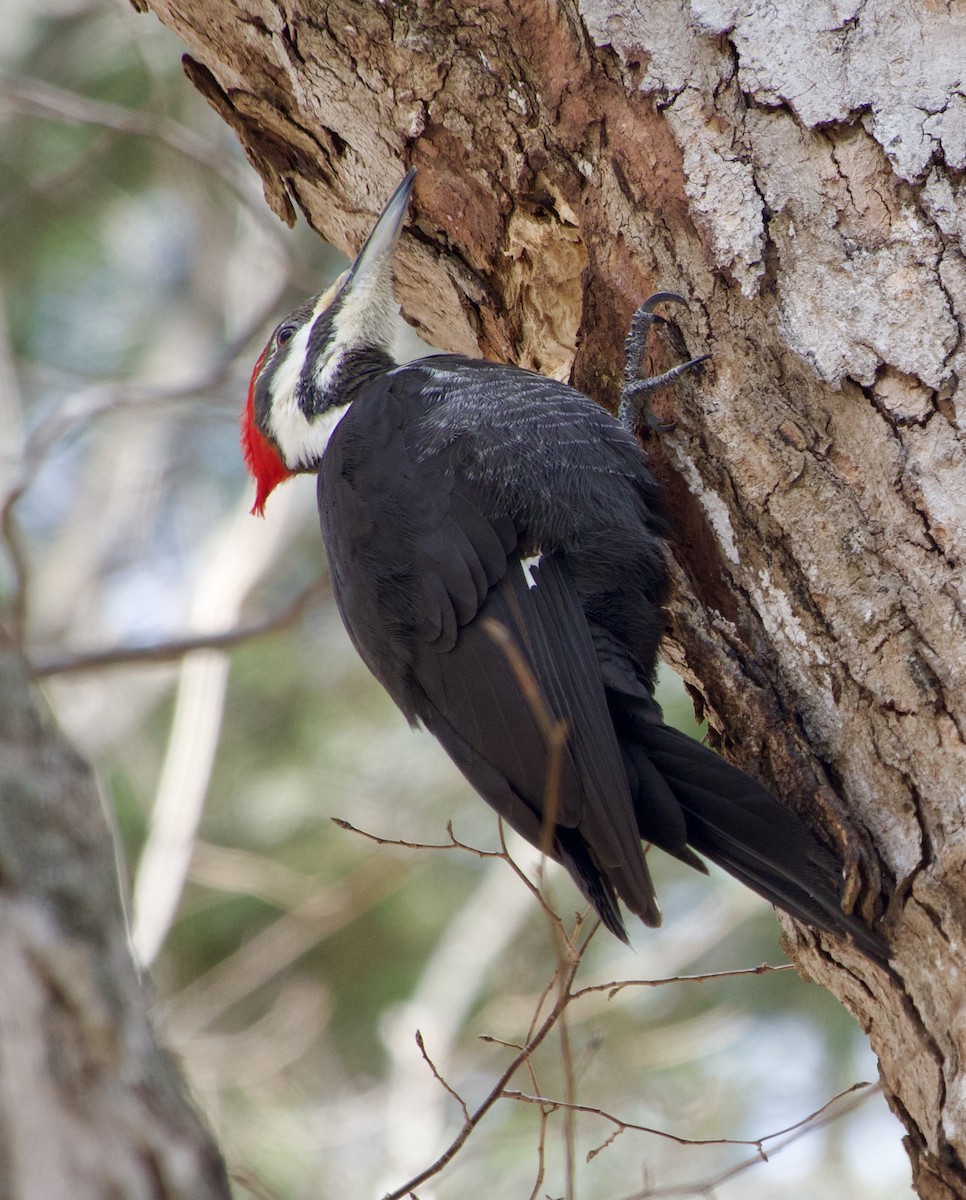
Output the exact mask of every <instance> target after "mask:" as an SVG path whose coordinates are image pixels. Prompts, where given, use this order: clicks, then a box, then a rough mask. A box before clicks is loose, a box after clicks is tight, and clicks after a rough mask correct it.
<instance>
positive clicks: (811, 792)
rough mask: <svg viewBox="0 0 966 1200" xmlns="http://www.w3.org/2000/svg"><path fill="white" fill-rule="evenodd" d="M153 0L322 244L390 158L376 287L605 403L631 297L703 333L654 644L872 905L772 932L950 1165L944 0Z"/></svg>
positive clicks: (955, 411) (346, 233) (957, 659)
mask: <svg viewBox="0 0 966 1200" xmlns="http://www.w3.org/2000/svg"><path fill="white" fill-rule="evenodd" d="M148 4H149V7H150V8H151V9H153V10H154V11H155V12H156V13H157V15H158V16H159V17H160V18H161V19H162V20H163V21H164V22H165V23H166V24H168V25H170V26H171V27H172V28H173V29H174V30H176V31H177V32H178V33H179V35H180V36H181V37H182V39H183V40H184V42H185V43H186V45H187V46H188V48H189V51H190V58H189V59H188V60H187V64H186V65H187V70H188V74H189V77H190V78H191V79H192V81H193V82H194V84H195V85H196V86H197V87H198V88H199V89H200V90H201V91H202V92H203V93H204V94H205V95H206V97H207V98H208V99H209V101H210V102H211V103H212V104H213V106H214V107H215V108H216V109H217V110H218V111H219V112H220V113H221V114H222V116H223V117H224V118H225V120H226V121H228V122H229V123H230V124H231V125H232V126H233V128H234V129H235V130H236V132H237V134H238V136H239V138H240V139H241V142H242V144H243V146H244V147H245V149H246V152H247V153H248V155H249V157H250V159H251V161H252V162H253V164H254V165H255V166H256V168H257V169H258V170H259V172H260V173H261V176H262V179H263V181H264V186H265V194H266V198H267V199H268V202H269V203H270V204H271V206H272V207H273V208H274V210H275V211H276V212H277V213H278V214H279V215H280V216H282V217H283V218H284V219H286V220H289V221H291V220H293V219H294V216H295V213H296V211H297V210H300V211H301V212H302V213H304V214H305V216H306V218H307V219H308V220H309V221H310V223H311V224H312V225H313V227H314V228H316V229H317V230H318V231H319V232H320V233H321V234H322V235H323V236H324V237H325V238H327V239H329V240H331V241H333V242H335V243H336V244H337V245H339V246H341V247H342V248H343V249H344V250H346V251H347V252H349V253H351V252H353V251H354V250H355V249H357V248H358V246H359V245H360V243H361V241H362V238H363V237H364V235H365V233H366V232H367V230H368V228H369V226H370V224H371V222H372V220H373V216H374V214H375V212H377V211H378V209H379V208H380V206H381V203H382V201H383V200H384V199H385V197H386V196H387V194H388V192H389V190H390V189H391V186H392V184H393V183H394V181H395V180H397V179H398V178H399V177H400V176H401V174H402V172H403V170H404V169H405V168H406V167H407V166H410V165H413V164H415V165H417V166H418V167H419V168H420V175H419V178H418V181H417V184H416V191H415V201H414V205H413V213H412V224H411V227H410V228H411V232H410V234H409V236H407V237H406V238H405V240H404V242H403V245H402V249H401V254H400V262H399V268H398V277H399V290H400V295H401V299H402V301H403V305H404V310H405V312H406V314H407V316H408V317H409V319H410V320H412V321H413V322H414V323H415V324H416V325H417V327H418V328H419V329H420V330H421V331H422V332H423V333H424V334H425V336H426V337H427V339H428V340H430V341H431V342H433V343H434V344H436V345H438V346H440V347H442V348H444V349H452V350H462V351H469V352H471V353H481V354H484V355H486V356H489V357H494V358H499V359H503V360H508V361H513V362H517V363H519V364H521V365H524V366H528V367H534V368H536V369H537V370H541V371H544V372H547V373H553V374H556V375H558V376H560V377H567V376H569V377H571V378H572V379H573V381H574V382H575V383H576V384H577V385H578V386H579V387H581V388H582V389H584V390H585V391H587V392H589V393H590V394H591V395H593V396H595V397H596V398H598V399H600V400H601V402H603V403H605V404H609V405H611V406H613V404H614V403H615V398H616V390H617V385H618V380H619V377H620V369H621V365H622V363H621V342H622V338H623V335H624V332H625V330H626V327H627V323H628V319H629V317H630V314H631V312H632V311H633V309H634V308H635V306H636V305H637V304H638V302H639V301H640V300H641V298H642V297H644V296H646V295H647V294H648V293H649V292H651V291H653V290H656V289H658V288H673V289H675V290H678V291H681V292H683V293H684V294H685V295H686V296H687V298H688V300H689V303H690V308H689V310H688V311H687V312H686V313H684V312H681V313H676V314H674V315H675V319H676V320H677V321H678V322H679V324H680V327H681V330H682V332H683V339H684V342H685V343H686V345H687V348H688V349H689V350H690V352H691V353H699V352H703V351H710V352H711V353H712V355H713V365H712V367H711V368H710V369H709V370H708V371H706V373H705V374H704V376H703V378H702V379H701V380H700V381H695V380H692V381H689V382H686V383H684V384H683V385H682V386H681V387H680V388H679V389H678V390H677V391H676V392H675V393H674V394H673V395H670V396H666V397H664V398H662V400H661V404H660V415H661V416H662V417H664V418H666V419H668V420H669V421H670V420H672V419H673V421H674V428H673V430H672V431H671V432H670V433H669V434H668V435H667V436H666V437H663V438H662V439H660V440H656V439H653V438H652V439H649V442H648V449H649V451H650V453H651V454H652V456H653V459H654V462H655V466H656V469H657V470H658V471H659V472H660V474H661V475H662V478H663V479H664V480H665V482H666V485H667V489H668V495H669V502H670V508H671V513H672V516H673V520H674V524H675V530H676V533H675V543H674V547H673V555H674V570H675V578H676V585H677V586H676V594H675V597H674V600H673V603H672V604H671V606H670V610H669V619H670V623H671V636H670V640H669V647H668V652H669V655H670V657H671V658H672V660H673V661H674V663H675V664H676V665H677V666H678V667H679V668H681V669H682V671H683V672H684V673H685V675H686V677H687V678H688V680H689V681H690V683H691V686H692V687H693V689H694V694H695V696H696V697H697V698H698V699H699V701H700V704H701V706H702V707H703V709H704V712H705V713H706V715H707V716H708V718H709V720H710V722H711V725H712V727H713V729H715V730H717V731H718V734H717V736H718V739H719V741H720V743H721V745H722V747H723V749H724V750H725V752H726V753H728V754H729V755H731V756H732V757H733V758H734V759H735V760H736V761H738V762H739V763H741V764H742V765H744V766H746V767H748V768H749V769H751V770H752V771H754V772H755V773H756V774H758V775H759V776H760V777H761V778H762V779H763V780H764V781H765V782H766V783H767V784H769V785H770V786H771V787H772V788H773V789H774V790H776V791H777V792H778V793H779V794H780V795H782V796H783V797H784V798H785V799H786V801H787V802H788V803H789V804H790V805H792V806H794V807H796V808H797V809H798V810H799V811H801V812H802V813H803V814H804V815H805V816H806V819H808V820H809V821H811V822H812V824H813V825H814V826H815V827H816V828H818V829H820V830H822V831H824V833H825V835H826V836H827V837H828V838H829V839H830V840H831V841H832V842H834V843H835V844H837V845H838V847H839V849H840V850H841V852H842V854H843V856H844V858H845V859H846V861H847V863H848V868H849V876H848V877H849V900H850V903H852V904H854V905H855V907H856V908H857V909H860V910H862V911H864V912H865V913H866V914H867V915H869V916H870V917H871V916H876V915H877V916H880V917H881V916H884V917H885V927H886V929H887V931H888V934H889V936H890V938H891V940H892V944H893V946H894V951H895V958H894V965H895V971H896V974H895V976H894V977H890V976H888V975H886V974H885V973H883V972H880V971H877V970H876V969H874V968H872V967H870V966H869V965H868V964H866V963H864V962H862V961H861V959H860V958H859V957H858V956H857V955H856V954H854V953H850V952H848V951H847V950H845V949H843V948H842V947H840V946H835V947H833V946H831V945H828V944H824V943H822V942H821V941H820V940H817V939H816V938H815V937H814V936H812V935H811V934H809V933H808V932H807V931H803V930H801V929H795V928H793V927H792V926H791V925H788V926H787V929H788V936H789V950H790V953H791V954H792V955H793V957H794V959H795V961H796V962H797V963H798V964H799V966H800V968H801V969H802V970H803V971H805V972H807V973H808V974H810V975H812V976H813V977H815V978H816V979H818V980H820V981H821V982H822V983H823V984H824V985H825V986H826V987H828V988H829V989H830V990H831V991H833V992H834V993H835V994H836V995H837V996H839V997H840V998H841V999H842V1001H843V1002H844V1003H845V1004H846V1005H847V1006H848V1007H849V1008H850V1009H851V1010H852V1011H853V1012H854V1013H855V1014H856V1015H857V1016H858V1018H859V1020H860V1021H861V1022H862V1024H863V1026H864V1027H865V1028H867V1029H868V1031H869V1035H870V1037H871V1039H872V1044H873V1046H874V1048H875V1050H876V1052H877V1053H878V1055H879V1058H880V1064H881V1073H882V1078H883V1081H884V1085H885V1088H886V1092H887V1095H888V1097H889V1099H890V1103H891V1104H892V1105H893V1108H894V1109H895V1111H896V1112H897V1114H898V1115H899V1116H900V1118H901V1120H902V1121H903V1123H904V1124H905V1127H906V1130H907V1134H908V1137H907V1144H908V1147H909V1152H910V1156H911V1159H912V1163H913V1170H914V1177H915V1183H916V1187H917V1188H918V1190H919V1192H920V1194H921V1195H922V1196H924V1197H945V1196H953V1195H956V1196H963V1195H966V1167H964V1162H966V1071H964V1068H963V1058H964V1053H963V1052H964V1034H966V1026H964V1018H963V1012H964V1006H963V1003H962V1001H963V979H964V970H966V961H964V938H963V915H964V904H966V882H964V880H966V876H964V872H963V869H962V867H963V859H964V853H966V837H964V829H963V798H964V792H966V783H964V780H966V687H964V681H966V637H964V633H966V597H964V586H963V574H962V555H963V550H964V534H963V530H964V529H966V464H964V438H963V429H964V424H963V422H964V415H963V410H964V400H963V396H962V393H961V391H960V389H959V378H960V377H961V376H962V375H963V366H964V364H963V347H962V337H961V329H962V321H963V314H964V311H966V284H964V278H966V272H964V266H963V259H962V254H961V240H962V234H963V229H964V225H966V201H964V197H963V185H962V172H963V169H964V168H966V100H964V97H963V85H962V63H963V61H964V60H966V13H964V10H963V9H962V8H961V7H960V6H956V5H949V6H946V5H944V4H937V5H931V6H922V7H921V8H920V6H913V5H906V4H903V3H902V0H869V2H867V3H860V2H859V0H848V2H846V0H842V2H841V3H836V2H835V0H830V2H829V3H825V4H813V3H809V2H808V0H792V2H790V3H786V4H784V5H778V6H776V5H774V4H771V3H767V2H765V0H753V2H752V3H749V4H745V5H742V6H738V5H736V4H733V3H726V2H724V0H721V2H719V3H715V0H692V3H691V4H687V3H684V0H654V2H651V3H648V4H642V5H639V6H638V5H637V4H634V3H631V2H630V0H614V3H610V4H607V5H602V4H600V3H598V2H597V0H584V2H583V3H576V2H570V3H564V4H561V5H560V6H553V5H550V4H547V3H543V2H537V0H533V2H524V3H520V2H514V3H509V2H508V0H503V2H501V0H488V2H484V3H480V4H475V5H471V6H465V5H453V6H447V5H444V4H437V3H430V2H429V0H412V2H407V3H402V2H393V0H389V2H387V3H381V4H370V3H363V2H361V0H360V2H358V3H354V2H352V0H341V2H336V3H328V4H325V5H322V6H319V5H316V4H312V5H308V4H306V5H300V4H299V3H297V0H296V2H294V3H289V4H286V5H282V6H278V5H276V4H269V3H262V2H261V0H253V2H252V3H248V4H246V5H244V6H241V5H239V4H237V3H236V0H148ZM671 349H673V350H674V351H676V352H680V350H681V347H680V346H676V347H671V348H670V349H669V350H668V354H667V355H665V356H664V360H663V361H661V362H659V363H658V364H657V365H658V366H659V367H660V366H664V365H667V364H668V362H670V360H671V357H672V355H671V352H670V351H671ZM659 357H660V356H659Z"/></svg>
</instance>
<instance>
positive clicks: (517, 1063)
mask: <svg viewBox="0 0 966 1200" xmlns="http://www.w3.org/2000/svg"><path fill="white" fill-rule="evenodd" d="M579 966H580V963H579V961H577V962H574V963H571V964H569V965H568V967H567V971H566V974H565V976H564V978H563V979H562V980H561V984H560V991H559V993H558V996H557V1001H556V1003H555V1004H554V1006H553V1008H552V1009H551V1011H550V1013H549V1014H548V1015H547V1017H546V1018H545V1020H544V1022H543V1024H542V1025H541V1026H540V1028H539V1029H538V1030H537V1031H536V1033H535V1034H534V1035H533V1037H531V1038H529V1039H528V1041H527V1043H526V1045H525V1046H524V1047H523V1049H522V1050H520V1051H519V1053H518V1054H516V1055H514V1057H513V1059H512V1060H511V1061H510V1063H509V1065H508V1066H507V1067H506V1069H505V1070H504V1071H503V1073H502V1074H501V1075H500V1077H499V1079H497V1081H496V1083H495V1084H494V1085H493V1087H492V1088H491V1089H490V1091H489V1092H488V1093H487V1095H486V1098H485V1099H484V1100H483V1101H482V1102H481V1103H480V1104H479V1105H478V1106H477V1108H476V1109H474V1111H473V1112H472V1113H471V1114H470V1117H469V1120H467V1121H464V1123H463V1126H462V1128H461V1129H460V1131H459V1132H458V1133H457V1135H456V1137H455V1138H454V1139H453V1140H452V1141H451V1142H450V1144H449V1145H448V1146H447V1147H446V1149H445V1150H444V1151H443V1153H442V1154H441V1155H440V1156H439V1158H437V1159H436V1161H435V1162H433V1163H431V1164H430V1165H429V1166H428V1167H426V1168H425V1170H423V1171H420V1172H419V1174H418V1175H415V1176H413V1178H412V1179H410V1180H408V1181H407V1182H406V1183H404V1184H403V1185H402V1187H399V1188H397V1189H396V1190H395V1191H393V1192H390V1193H389V1194H388V1195H386V1196H385V1197H384V1200H403V1198H404V1197H406V1196H408V1195H409V1194H410V1193H411V1192H412V1191H413V1190H414V1189H415V1188H417V1187H419V1185H420V1184H421V1183H424V1182H425V1181H426V1180H427V1179H431V1178H433V1176H434V1175H438V1174H439V1173H440V1171H442V1170H443V1169H444V1168H445V1167H446V1166H447V1164H448V1163H450V1162H451V1161H452V1160H453V1158H455V1156H456V1155H457V1154H458V1153H459V1152H460V1150H461V1149H462V1148H463V1146H464V1145H465V1144H466V1141H467V1139H468V1138H469V1137H470V1135H471V1134H472V1132H473V1130H474V1129H475V1128H476V1127H477V1125H479V1123H480V1121H482V1119H483V1118H484V1117H485V1116H486V1114H487V1113H488V1112H489V1111H490V1109H491V1108H492V1107H493V1106H494V1104H496V1103H497V1101H498V1100H500V1099H501V1097H502V1096H503V1095H504V1094H505V1089H506V1085H507V1084H508V1083H509V1082H510V1080H511V1079H512V1078H513V1076H514V1075H515V1074H516V1072H517V1071H518V1070H519V1068H520V1067H521V1066H522V1065H523V1064H524V1063H525V1062H527V1061H528V1060H529V1058H530V1057H531V1055H532V1054H533V1053H534V1051H535V1050H536V1049H537V1047H538V1046H540V1044H541V1043H542V1042H543V1041H544V1039H545V1038H546V1037H547V1035H548V1034H549V1033H550V1031H551V1030H552V1029H553V1028H554V1026H555V1025H556V1024H557V1021H558V1020H559V1018H560V1014H561V1013H562V1012H563V1011H564V1009H565V1008H566V1007H567V1004H568V1003H569V1000H570V986H571V984H572V983H573V980H574V976H575V975H576V973H577V969H578V967H579Z"/></svg>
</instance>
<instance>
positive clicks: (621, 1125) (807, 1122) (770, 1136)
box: [504, 997, 880, 1183]
mask: <svg viewBox="0 0 966 1200" xmlns="http://www.w3.org/2000/svg"><path fill="white" fill-rule="evenodd" d="M571 998H572V997H571ZM879 1087H880V1085H879V1084H873V1083H866V1082H861V1083H853V1084H852V1085H851V1087H847V1088H845V1089H844V1090H843V1091H841V1092H837V1093H836V1094H835V1095H834V1096H832V1098H831V1099H830V1100H827V1101H826V1102H825V1103H824V1104H823V1105H822V1106H821V1107H820V1108H817V1109H815V1111H814V1112H811V1113H809V1114H808V1116H806V1117H802V1119H801V1120H800V1121H796V1122H794V1124H792V1125H787V1126H785V1128H784V1129H776V1130H775V1131H774V1132H773V1133H766V1134H764V1135H763V1136H762V1137H759V1138H689V1137H682V1136H681V1135H679V1134H676V1133H669V1132H668V1131H667V1130H666V1129H656V1128H655V1127H654V1126H652V1125H638V1124H637V1123H636V1122H634V1121H625V1120H624V1119H623V1118H621V1117H617V1116H615V1115H614V1114H613V1113H610V1112H607V1111H606V1110H605V1109H602V1108H596V1107H594V1106H593V1105H589V1104H575V1103H573V1102H570V1101H567V1100H554V1099H552V1098H551V1097H549V1096H539V1095H538V1096H531V1095H528V1094H527V1093H526V1092H510V1091H508V1092H504V1096H505V1098H506V1099H507V1100H516V1101H519V1102H520V1103H524V1104H537V1105H540V1106H541V1108H543V1109H547V1108H549V1109H551V1110H553V1111H557V1110H559V1111H561V1112H567V1111H570V1112H574V1113H587V1114H588V1115H591V1116H595V1117H600V1118H601V1119H602V1120H604V1121H608V1122H609V1123H610V1124H612V1125H614V1126H615V1128H616V1130H617V1134H620V1133H624V1132H633V1133H647V1134H651V1135H652V1136H654V1137H659V1138H664V1139H665V1140H666V1141H670V1142H674V1143H675V1144H676V1145H678V1146H750V1147H752V1148H753V1149H754V1150H755V1151H756V1156H755V1159H754V1160H751V1161H755V1162H758V1161H761V1162H766V1161H767V1159H768V1155H767V1154H766V1153H765V1144H766V1143H767V1142H773V1141H775V1140H777V1139H778V1138H781V1137H785V1136H786V1135H787V1134H790V1133H794V1132H796V1131H798V1132H801V1131H802V1130H803V1129H804V1128H805V1127H807V1126H811V1125H813V1124H814V1122H815V1121H817V1120H818V1118H819V1117H821V1116H823V1115H824V1114H826V1113H827V1112H828V1110H829V1109H830V1108H831V1107H832V1106H833V1105H835V1104H836V1103H837V1102H838V1101H839V1100H841V1099H843V1097H845V1096H850V1095H852V1094H853V1093H855V1092H858V1091H865V1092H866V1095H872V1094H874V1092H876V1091H877V1090H878V1089H879ZM864 1098H865V1097H863V1099H864ZM839 1115H841V1114H839ZM616 1136H617V1135H616V1134H614V1135H611V1137H609V1138H608V1139H607V1141H606V1142H605V1143H604V1144H603V1145H601V1146H598V1147H597V1148H596V1149H595V1150H593V1151H591V1153H590V1154H589V1155H588V1158H592V1157H594V1156H595V1155H597V1154H599V1153H600V1152H601V1151H602V1150H604V1149H605V1148H606V1147H607V1146H609V1145H610V1144H611V1143H612V1142H613V1141H614V1140H615V1137H616ZM717 1182H718V1181H717V1180H716V1181H715V1183H717Z"/></svg>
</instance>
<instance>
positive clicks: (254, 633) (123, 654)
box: [31, 577, 331, 679]
mask: <svg viewBox="0 0 966 1200" xmlns="http://www.w3.org/2000/svg"><path fill="white" fill-rule="evenodd" d="M330 587H331V585H330V583H329V580H328V578H327V577H325V578H321V579H316V580H314V581H313V582H312V583H310V584H309V585H308V587H305V588H303V589H302V591H301V592H299V593H298V595H297V596H296V597H295V598H294V599H293V600H292V601H290V603H289V604H288V605H287V606H286V607H285V608H283V609H282V610H281V612H278V613H275V614H274V615H273V616H270V617H265V618H264V619H263V620H261V621H253V622H250V623H249V624H247V625H239V626H237V627H236V628H235V629H226V630H225V631H224V632H223V633H199V634H196V635H194V636H192V637H184V638H173V639H172V640H171V641H167V642H149V643H148V644H147V645H143V646H115V647H113V648H111V649H108V650H90V651H87V652H86V653H85V652H81V653H78V654H65V655H63V656H61V657H60V658H48V659H43V658H41V659H35V660H34V662H33V663H32V665H31V675H32V676H33V678H34V679H49V678H50V677H51V676H52V675H71V674H77V673H79V672H81V671H99V670H103V669H104V668H105V667H120V666H131V665H138V664H144V663H168V662H173V661H175V660H177V659H179V658H184V656H185V655H186V654H191V653H192V651H194V650H232V649H234V648H235V647H236V646H240V645H242V644H243V643H244V642H249V641H252V640H254V639H255V638H260V637H264V636H265V635H266V634H269V633H278V632H279V631H280V630H282V629H287V628H288V627H289V626H291V625H294V624H296V623H297V622H298V621H299V620H300V619H301V618H302V617H303V616H304V614H305V613H306V612H307V611H308V610H309V609H310V608H311V607H312V606H313V605H314V604H317V603H318V601H319V600H320V599H321V598H322V597H323V596H326V595H328V594H329V591H330Z"/></svg>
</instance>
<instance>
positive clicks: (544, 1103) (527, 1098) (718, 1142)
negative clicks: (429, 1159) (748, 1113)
mask: <svg viewBox="0 0 966 1200" xmlns="http://www.w3.org/2000/svg"><path fill="white" fill-rule="evenodd" d="M878 1086H879V1085H878V1084H871V1083H866V1082H862V1083H853V1084H852V1085H851V1087H847V1088H845V1089H844V1090H843V1091H841V1092H837V1093H836V1094H835V1095H834V1096H833V1097H832V1098H831V1099H830V1100H826V1102H825V1103H824V1104H823V1105H822V1106H821V1107H820V1108H817V1109H815V1111H814V1112H811V1113H809V1114H808V1116H806V1117H802V1119H801V1120H800V1121H795V1122H794V1124H792V1125H787V1126H785V1128H783V1129H776V1130H775V1131H774V1132H773V1133H766V1134H764V1135H763V1136H762V1137H759V1138H689V1137H683V1136H681V1135H680V1134H676V1133H669V1132H668V1131H667V1130H666V1129H657V1128H655V1127H654V1126H652V1125H638V1124H637V1123H636V1122H634V1121H625V1120H624V1119H623V1118H622V1117H617V1116H615V1115H614V1114H613V1113H610V1112H607V1111H606V1110H605V1109H602V1108H595V1107H594V1106H593V1105H589V1104H574V1103H571V1102H568V1101H566V1100H554V1099H552V1098H551V1097H549V1096H539V1095H537V1096H531V1095H528V1094H527V1093H526V1092H510V1091H507V1092H504V1093H503V1094H504V1096H505V1098H506V1099H507V1100H516V1101H519V1102H520V1103H524V1104H536V1105H539V1106H540V1107H541V1108H546V1107H550V1108H551V1109H553V1110H559V1111H561V1112H565V1111H567V1110H570V1111H572V1112H575V1113H586V1114H588V1115H590V1116H595V1117H600V1118H601V1119H602V1120H604V1121H608V1122H609V1123H610V1124H611V1125H614V1126H615V1127H616V1128H617V1129H618V1131H619V1132H621V1133H623V1132H625V1131H629V1132H632V1133H647V1134H651V1135H652V1136H653V1137H659V1138H663V1139H665V1140H666V1141H670V1142H674V1143H676V1144H677V1145H678V1146H749V1147H751V1148H752V1149H753V1150H755V1151H756V1156H757V1159H758V1160H759V1161H764V1162H767V1160H768V1155H767V1154H766V1153H765V1144H766V1143H767V1142H773V1141H775V1140H776V1139H777V1138H781V1137H785V1136H786V1135H787V1134H790V1133H794V1132H795V1131H796V1130H801V1129H803V1128H804V1127H805V1126H807V1125H811V1124H812V1123H813V1122H814V1121H816V1120H817V1119H818V1118H819V1117H821V1116H822V1115H823V1114H825V1113H826V1112H827V1111H828V1109H829V1108H831V1107H832V1105H834V1104H836V1103H837V1102H838V1101H839V1100H841V1099H843V1097H845V1096H850V1095H852V1093H854V1092H858V1091H861V1090H863V1089H874V1088H877V1087H878ZM611 1141H613V1138H610V1139H608V1142H607V1143H605V1145H609V1144H610V1142H611ZM602 1149H604V1146H600V1147H598V1149H597V1150H596V1151H594V1153H595V1154H597V1153H600V1151H601V1150H602Z"/></svg>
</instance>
